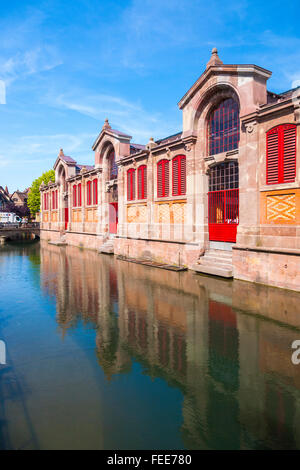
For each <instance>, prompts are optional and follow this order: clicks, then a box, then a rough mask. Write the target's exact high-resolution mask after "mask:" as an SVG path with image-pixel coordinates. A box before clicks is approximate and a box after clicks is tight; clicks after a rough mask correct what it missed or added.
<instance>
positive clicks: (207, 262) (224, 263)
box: [199, 259, 232, 268]
mask: <svg viewBox="0 0 300 470" xmlns="http://www.w3.org/2000/svg"><path fill="white" fill-rule="evenodd" d="M199 264H200V265H201V266H220V267H223V266H224V267H229V268H232V263H230V262H228V261H223V260H220V259H215V260H212V259H209V260H208V259H203V260H200V263H199Z"/></svg>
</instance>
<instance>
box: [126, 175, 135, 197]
mask: <svg viewBox="0 0 300 470" xmlns="http://www.w3.org/2000/svg"><path fill="white" fill-rule="evenodd" d="M134 199H135V170H134V169H133V168H131V169H130V170H128V171H127V200H128V201H133V200H134Z"/></svg>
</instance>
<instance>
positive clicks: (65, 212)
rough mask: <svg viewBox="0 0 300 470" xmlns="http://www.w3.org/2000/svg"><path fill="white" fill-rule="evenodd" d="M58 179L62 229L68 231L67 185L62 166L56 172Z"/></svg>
mask: <svg viewBox="0 0 300 470" xmlns="http://www.w3.org/2000/svg"><path fill="white" fill-rule="evenodd" d="M58 178H59V183H60V187H61V188H62V192H63V194H62V197H61V201H62V218H63V223H64V229H65V230H67V229H68V223H69V207H68V198H67V197H66V191H67V183H66V171H65V168H64V166H63V165H61V166H60V168H59V170H58Z"/></svg>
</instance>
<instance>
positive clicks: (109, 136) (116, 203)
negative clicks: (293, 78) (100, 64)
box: [41, 49, 300, 290]
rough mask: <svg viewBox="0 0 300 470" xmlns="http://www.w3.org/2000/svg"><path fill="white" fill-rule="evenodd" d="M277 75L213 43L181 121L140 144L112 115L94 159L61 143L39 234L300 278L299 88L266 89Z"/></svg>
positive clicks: (268, 276)
mask: <svg viewBox="0 0 300 470" xmlns="http://www.w3.org/2000/svg"><path fill="white" fill-rule="evenodd" d="M270 76H271V72H269V71H268V70H265V69H263V68H261V67H258V66H256V65H244V64H243V65H227V64H223V63H222V61H221V60H220V58H219V57H218V54H217V51H216V49H213V51H212V56H211V59H210V60H209V62H208V63H207V66H206V69H205V71H204V73H203V74H202V75H201V76H200V78H199V79H198V80H197V81H196V82H195V84H194V85H193V86H192V87H191V88H190V90H188V92H187V93H186V94H185V95H184V97H183V98H182V99H181V100H180V102H179V108H180V109H181V110H182V113H183V129H182V132H180V133H178V134H174V135H172V136H170V137H167V138H165V139H162V140H156V141H155V140H153V139H152V138H150V140H149V142H148V144H146V145H145V146H142V145H136V144H133V143H132V142H131V137H130V136H129V135H126V134H124V133H122V132H119V131H117V130H114V129H112V128H111V126H110V125H109V122H108V120H106V121H105V124H104V126H103V128H102V131H101V133H100V134H99V136H98V137H97V139H96V141H95V143H94V145H93V151H94V152H95V165H94V166H92V167H87V166H86V167H83V166H81V165H78V164H77V162H76V161H74V160H73V159H72V158H71V157H67V156H65V155H64V153H63V151H60V154H59V156H58V158H57V160H56V163H55V165H54V169H55V173H56V180H55V183H50V184H49V185H48V186H44V185H43V186H42V187H41V200H42V203H41V229H42V231H41V236H42V238H44V239H48V240H50V241H52V242H60V241H63V242H64V243H67V244H70V245H77V246H84V247H87V248H94V249H99V250H101V251H103V252H105V251H106V252H112V251H113V252H114V253H115V254H121V255H124V256H126V257H128V258H148V259H149V258H150V259H152V260H156V261H160V262H165V263H172V264H177V265H186V266H188V267H189V268H191V269H194V270H195V271H199V272H204V273H209V274H215V275H221V276H224V277H235V278H237V279H242V280H248V281H254V282H258V283H263V284H269V285H273V286H277V287H284V288H289V289H294V290H299V288H300V269H299V268H300V220H299V219H300V170H299V168H300V153H299V145H300V142H299V135H300V131H299V124H300V88H297V89H295V90H290V91H288V92H284V93H281V94H275V93H272V92H269V91H268V90H267V85H266V84H267V80H268V78H269V77H270Z"/></svg>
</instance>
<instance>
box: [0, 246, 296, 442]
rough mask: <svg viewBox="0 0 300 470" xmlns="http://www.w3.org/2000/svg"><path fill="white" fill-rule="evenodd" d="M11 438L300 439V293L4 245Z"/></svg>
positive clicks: (6, 401) (4, 407)
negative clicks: (299, 356)
mask: <svg viewBox="0 0 300 470" xmlns="http://www.w3.org/2000/svg"><path fill="white" fill-rule="evenodd" d="M0 279H1V291H0V340H3V341H5V343H6V347H7V364H6V365H5V366H4V365H0V398H1V400H0V447H1V448H2V449H290V448H298V449H299V448H300V365H299V366H295V365H293V364H292V362H291V354H292V350H291V343H292V342H293V341H294V340H295V339H300V295H299V294H297V293H294V292H289V291H282V290H279V289H272V288H266V287H263V286H254V285H251V284H248V283H243V282H239V281H234V282H231V281H224V280H219V279H214V278H209V277H203V276H199V275H195V274H193V273H190V272H187V273H173V272H169V271H164V270H160V269H155V268H149V267H144V266H140V265H136V264H132V263H126V262H123V261H117V260H115V259H114V258H113V257H110V256H105V255H99V254H97V253H95V252H92V251H87V250H86V251H81V250H80V249H77V248H73V247H62V248H59V247H55V246H51V245H48V244H42V245H40V244H39V243H38V244H29V245H13V244H11V245H6V246H4V247H1V248H0Z"/></svg>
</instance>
